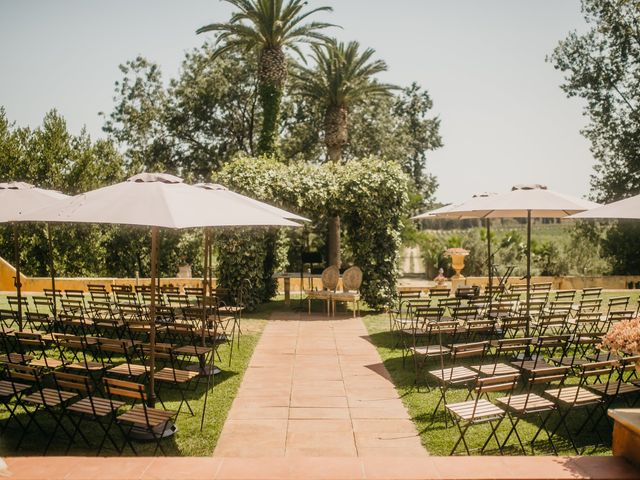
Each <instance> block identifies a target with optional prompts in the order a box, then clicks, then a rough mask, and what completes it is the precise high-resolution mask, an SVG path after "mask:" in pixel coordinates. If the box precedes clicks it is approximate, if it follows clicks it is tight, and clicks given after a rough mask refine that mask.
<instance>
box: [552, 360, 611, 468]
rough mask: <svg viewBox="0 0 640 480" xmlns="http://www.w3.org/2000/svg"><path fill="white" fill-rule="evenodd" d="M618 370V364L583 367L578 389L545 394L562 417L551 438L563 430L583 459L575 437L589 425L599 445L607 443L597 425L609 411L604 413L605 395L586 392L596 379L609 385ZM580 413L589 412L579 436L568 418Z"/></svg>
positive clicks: (606, 363) (607, 363) (609, 363)
mask: <svg viewBox="0 0 640 480" xmlns="http://www.w3.org/2000/svg"><path fill="white" fill-rule="evenodd" d="M615 368H616V361H615V360H612V361H607V362H595V363H586V364H584V365H580V367H579V369H580V375H579V383H578V385H577V386H573V385H572V386H561V387H559V388H557V389H552V390H546V391H545V392H544V394H545V396H546V397H547V398H549V399H550V400H552V401H553V402H555V403H556V405H557V407H558V412H559V417H560V418H559V420H558V423H557V424H556V426H555V428H554V429H553V430H552V431H551V437H553V436H554V435H555V434H556V433H557V432H558V430H560V428H561V427H563V428H564V430H565V432H566V433H567V436H568V439H569V441H570V442H571V446H572V447H573V449H574V451H575V452H576V454H577V455H580V452H579V451H578V447H577V446H576V443H575V440H574V435H579V434H580V432H582V430H583V429H584V427H586V426H587V424H589V423H592V425H593V431H595V432H596V434H597V435H598V438H599V439H600V442H604V439H603V438H602V435H600V432H599V431H598V423H599V422H600V420H601V419H602V418H604V417H605V416H606V411H605V410H604V405H605V400H604V397H603V396H602V395H600V394H598V393H595V392H593V391H592V390H591V389H590V388H587V386H588V384H589V380H590V379H595V382H597V383H606V384H609V383H610V382H611V379H612V376H613V374H614V372H615ZM603 379H604V380H603ZM579 410H585V411H586V419H585V420H584V422H583V423H582V425H581V426H580V427H579V428H578V429H577V432H575V433H573V432H572V431H571V429H570V428H569V425H568V424H567V421H566V419H567V416H568V415H569V414H571V413H572V412H577V411H579ZM597 413H600V416H596V414H597Z"/></svg>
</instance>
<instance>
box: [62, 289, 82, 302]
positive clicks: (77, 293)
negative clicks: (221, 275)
mask: <svg viewBox="0 0 640 480" xmlns="http://www.w3.org/2000/svg"><path fill="white" fill-rule="evenodd" d="M64 296H65V297H66V298H75V299H78V300H84V290H65V291H64Z"/></svg>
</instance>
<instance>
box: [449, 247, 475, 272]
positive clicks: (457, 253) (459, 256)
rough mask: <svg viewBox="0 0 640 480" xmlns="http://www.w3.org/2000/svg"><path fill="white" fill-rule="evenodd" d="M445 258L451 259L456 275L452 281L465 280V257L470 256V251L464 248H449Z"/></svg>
mask: <svg viewBox="0 0 640 480" xmlns="http://www.w3.org/2000/svg"><path fill="white" fill-rule="evenodd" d="M444 255H445V257H451V267H453V270H454V271H455V272H456V274H455V275H454V276H453V277H451V278H452V279H459V278H464V275H462V273H460V272H462V269H463V268H464V257H466V256H467V255H469V250H465V249H464V248H448V249H446V250H445V252H444Z"/></svg>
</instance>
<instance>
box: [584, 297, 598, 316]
mask: <svg viewBox="0 0 640 480" xmlns="http://www.w3.org/2000/svg"><path fill="white" fill-rule="evenodd" d="M600 307H602V299H601V298H582V300H580V302H579V303H578V312H585V313H586V312H590V313H593V312H599V311H600Z"/></svg>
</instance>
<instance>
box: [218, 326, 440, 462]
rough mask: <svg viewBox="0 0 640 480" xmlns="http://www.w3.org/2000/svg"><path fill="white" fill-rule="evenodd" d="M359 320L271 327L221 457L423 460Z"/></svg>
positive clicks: (224, 436)
mask: <svg viewBox="0 0 640 480" xmlns="http://www.w3.org/2000/svg"><path fill="white" fill-rule="evenodd" d="M367 338H368V337H367V330H366V328H365V326H364V324H363V323H362V320H360V319H359V318H355V319H354V318H348V319H338V320H327V319H326V317H321V316H311V317H308V316H307V315H306V313H305V314H302V315H300V314H294V313H292V314H289V315H287V314H282V313H279V314H278V317H277V318H275V319H272V321H271V322H269V324H268V325H267V326H266V328H265V330H264V332H263V334H262V337H261V339H260V341H259V342H258V345H257V346H256V349H255V351H254V354H253V357H252V359H251V362H250V364H249V368H248V369H247V371H246V373H245V376H244V379H243V381H242V385H241V386H240V390H239V392H238V396H237V397H236V399H235V401H234V402H233V406H232V407H231V410H230V412H229V416H228V417H227V421H226V423H225V425H224V428H223V430H222V434H221V436H220V439H219V441H218V445H217V447H216V450H215V453H214V456H216V457H379V456H386V457H394V456H398V457H399V456H402V457H414V458H415V457H418V458H419V457H424V456H426V455H427V452H426V450H425V449H424V447H422V445H421V443H420V437H419V436H418V433H417V431H416V428H415V426H414V424H413V422H412V421H411V419H410V417H409V414H408V413H407V411H406V409H405V407H404V405H403V404H402V401H401V400H400V398H399V397H398V393H397V392H396V390H395V388H394V386H393V384H392V383H391V381H390V380H389V378H388V373H387V371H386V369H385V368H384V366H383V365H382V361H381V359H380V356H379V355H378V352H377V351H376V349H375V347H374V346H373V345H372V344H371V343H370V342H369V341H368V339H367Z"/></svg>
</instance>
